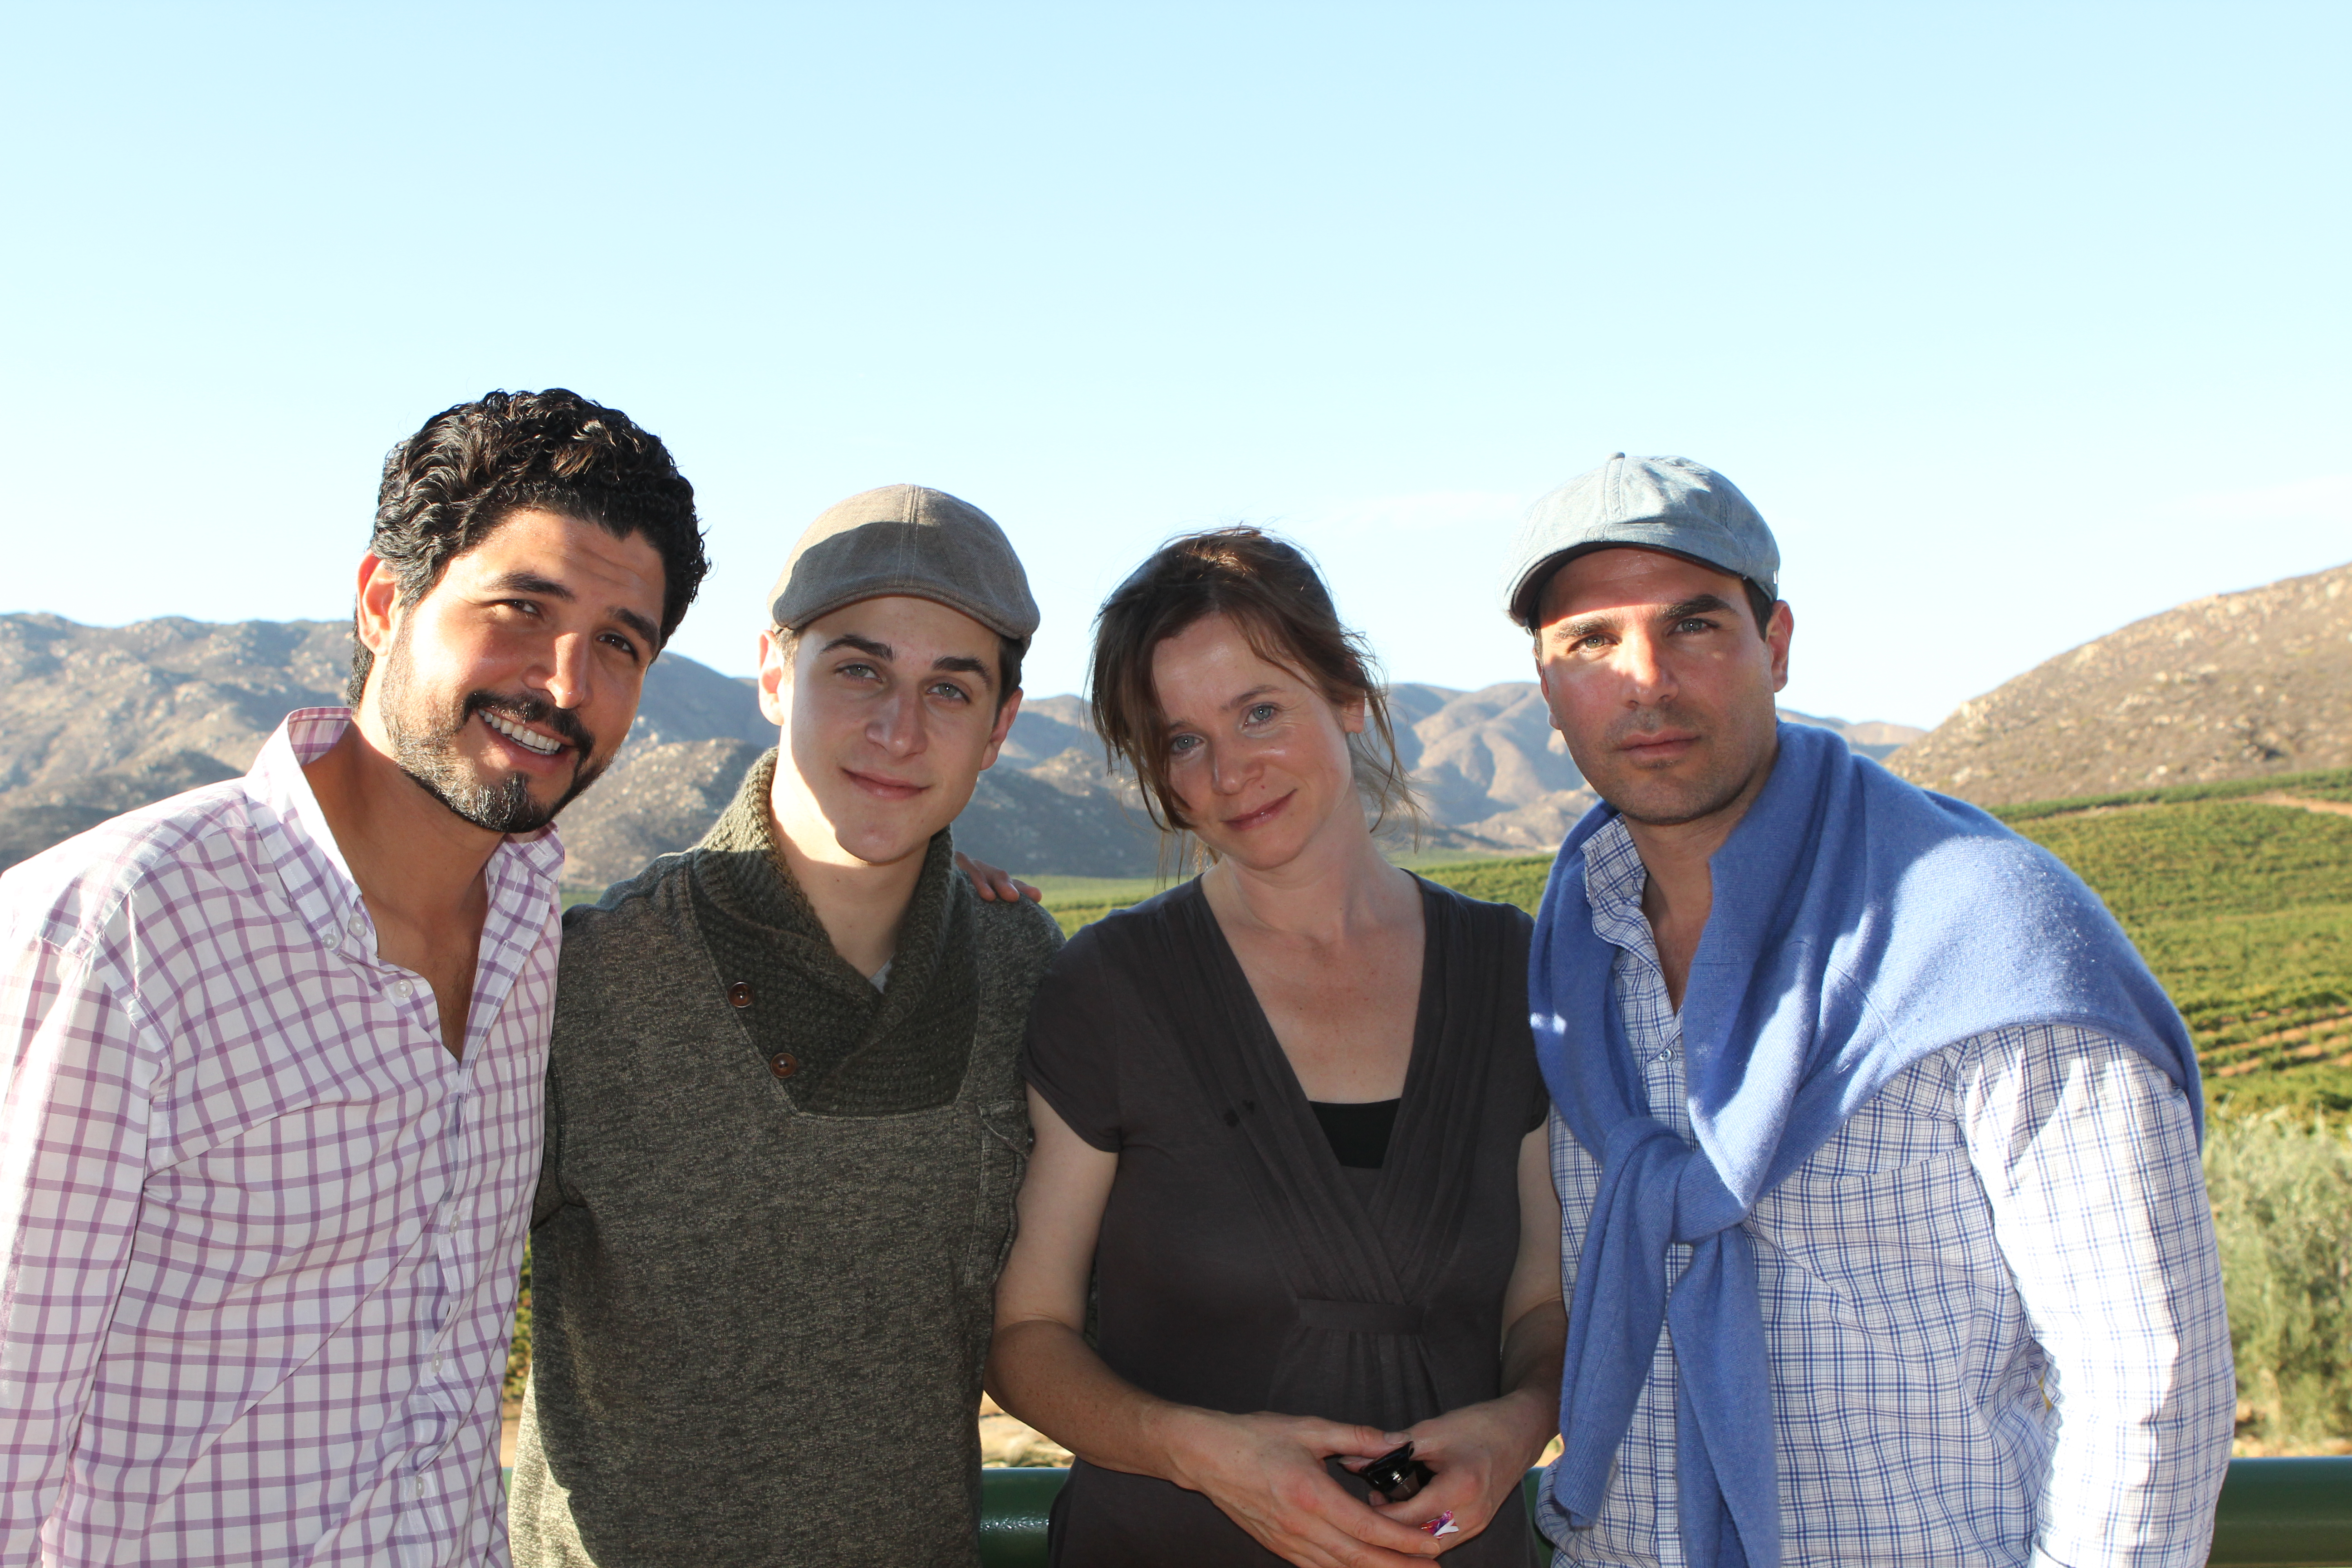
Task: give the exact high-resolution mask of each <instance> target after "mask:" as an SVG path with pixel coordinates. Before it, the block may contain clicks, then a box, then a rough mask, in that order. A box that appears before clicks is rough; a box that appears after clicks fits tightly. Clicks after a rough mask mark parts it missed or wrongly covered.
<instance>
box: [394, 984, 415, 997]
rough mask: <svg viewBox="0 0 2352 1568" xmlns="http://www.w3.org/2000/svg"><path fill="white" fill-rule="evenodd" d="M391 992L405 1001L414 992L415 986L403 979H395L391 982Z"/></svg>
mask: <svg viewBox="0 0 2352 1568" xmlns="http://www.w3.org/2000/svg"><path fill="white" fill-rule="evenodd" d="M392 994H394V996H397V997H399V998H400V999H401V1000H402V1001H404V1002H405V1001H407V1000H408V999H409V998H410V997H411V996H414V995H415V994H416V987H415V986H414V985H411V984H409V983H408V982H407V981H405V980H395V981H394V982H393V983H392Z"/></svg>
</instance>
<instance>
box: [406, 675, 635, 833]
mask: <svg viewBox="0 0 2352 1568" xmlns="http://www.w3.org/2000/svg"><path fill="white" fill-rule="evenodd" d="M403 629H404V630H405V628H403ZM414 687H415V666H414V663H413V661H412V660H411V658H410V657H409V651H408V645H407V640H406V638H405V637H401V638H398V639H396V640H395V641H394V644H393V647H392V649H391V651H390V653H389V654H388V655H387V657H386V658H385V660H384V678H383V698H382V700H381V705H380V711H381V712H382V714H383V725H384V732H385V736H386V738H387V739H388V740H389V741H390V742H392V760H393V762H394V764H395V765H397V766H398V767H399V769H400V771H401V772H403V773H406V774H407V775H408V777H409V778H410V780H411V781H412V782H414V783H415V784H416V786H417V787H418V788H419V789H422V790H423V791H425V794H427V795H431V796H432V797H433V798H434V799H436V800H437V801H439V802H440V803H441V804H442V805H444V806H446V807H447V808H448V810H449V812H450V813H451V814H452V815H453V816H457V818H458V819H459V820H461V821H464V822H467V823H469V824H471V825H472V826H476V827H479V828H482V829H483V830H485V831H487V832H490V833H501V834H525V833H536V832H538V831H539V830H540V829H541V828H543V827H545V826H547V825H548V824H550V823H551V822H553V821H554V820H555V818H556V816H557V815H558V814H560V813H561V812H562V810H563V808H564V807H565V806H567V805H571V804H572V801H574V800H575V799H577V798H579V796H580V794H581V792H582V791H583V790H585V789H586V788H587V787H588V786H589V785H590V784H594V783H595V782H596V779H597V776H598V775H599V774H601V773H604V769H605V767H606V765H607V764H608V763H610V761H611V759H610V758H606V759H604V760H603V761H599V762H596V763H593V765H592V764H591V763H590V762H589V761H588V748H587V747H586V746H585V745H581V746H578V747H576V748H575V751H574V756H575V757H576V758H577V759H578V760H577V761H575V762H574V763H573V764H572V782H571V784H569V785H568V786H567V787H566V788H565V789H564V791H563V793H562V795H559V796H557V797H556V799H555V801H554V803H553V804H551V805H541V803H540V801H539V798H538V797H537V796H536V795H533V794H532V793H531V788H530V778H529V777H528V776H526V775H524V774H522V773H507V774H505V775H504V776H502V777H489V778H485V777H484V776H483V774H482V773H481V771H480V770H478V768H476V766H475V765H474V764H473V763H471V762H469V761H468V760H467V757H466V755H465V753H464V752H463V751H462V750H460V749H459V745H458V740H459V737H461V736H462V735H463V734H464V733H465V730H466V726H467V724H468V723H469V722H471V721H472V717H473V711H474V710H475V708H476V707H477V706H480V705H481V704H478V702H477V701H476V698H477V697H478V696H480V695H483V694H479V693H473V692H468V693H467V694H465V695H463V696H461V697H459V698H457V700H456V701H455V703H454V704H440V703H434V702H432V701H430V700H428V699H427V698H426V697H425V695H424V694H422V693H418V692H416V691H415V689H414Z"/></svg>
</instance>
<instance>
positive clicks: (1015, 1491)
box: [980, 1458, 2352, 1568]
mask: <svg viewBox="0 0 2352 1568" xmlns="http://www.w3.org/2000/svg"><path fill="white" fill-rule="evenodd" d="M1540 1473H1541V1472H1540V1471H1536V1470H1530V1471H1528V1481H1527V1497H1528V1505H1529V1507H1530V1508H1532V1507H1533V1505H1534V1502H1535V1489H1536V1478H1537V1477H1538V1475H1539V1474H1540ZM1068 1475H1069V1472H1068V1471H1067V1470H1052V1469H1042V1468H1041V1469H1017V1470H982V1472H981V1499H982V1508H983V1510H984V1511H983V1515H982V1520H981V1526H980V1560H981V1562H982V1563H985V1564H986V1565H987V1568H1045V1511H1046V1510H1048V1509H1050V1508H1051V1507H1053V1505H1054V1494H1055V1492H1057V1491H1060V1490H1061V1489H1062V1482H1063V1479H1065V1478H1066V1477H1067V1476H1068ZM2206 1561H2207V1562H2208V1563H2211V1564H2213V1565H2214V1568H2225V1565H2226V1568H2352V1458H2343V1459H2333V1458H2328V1459H2232V1460H2231V1462H2230V1479H2228V1480H2226V1481H2224V1482H2223V1483H2222V1485H2221V1510H2220V1512H2219V1513H2218V1514H2217V1515H2216V1516H2215V1518H2214V1521H2213V1552H2212V1555H2211V1556H2210V1557H2208V1558H2207V1559H2206Z"/></svg>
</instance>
